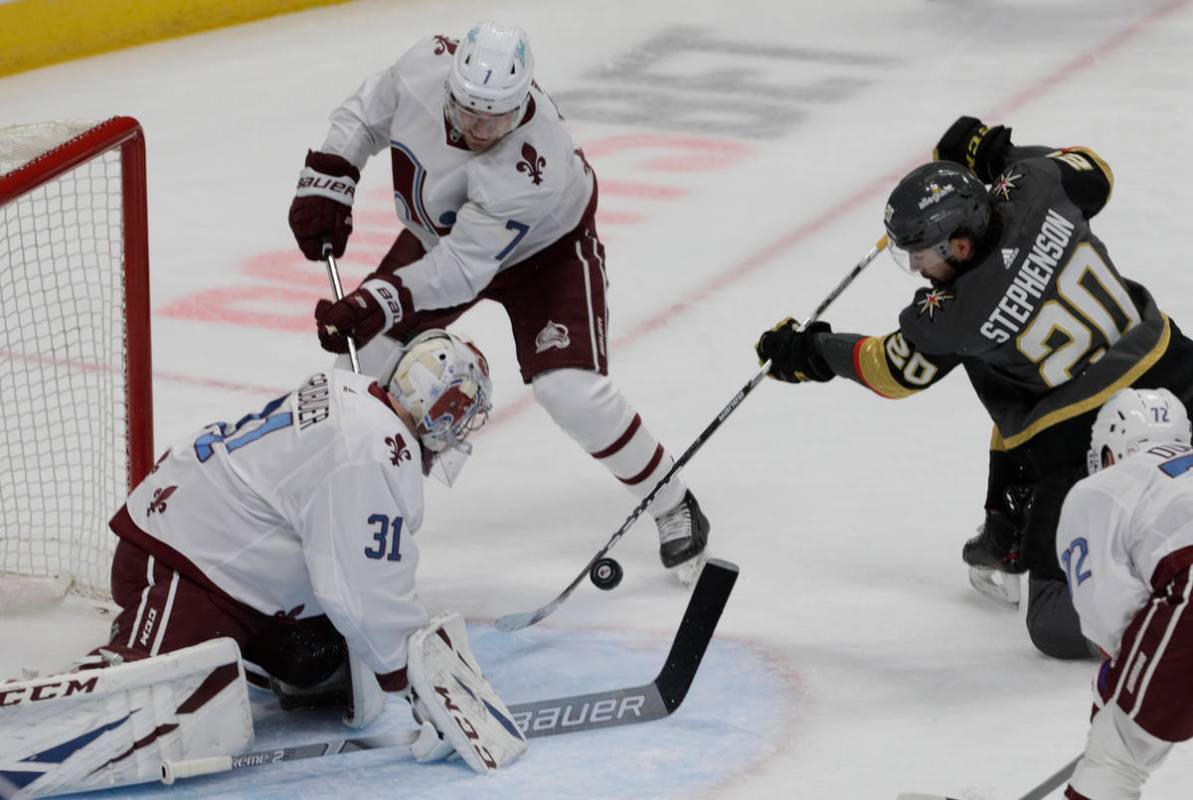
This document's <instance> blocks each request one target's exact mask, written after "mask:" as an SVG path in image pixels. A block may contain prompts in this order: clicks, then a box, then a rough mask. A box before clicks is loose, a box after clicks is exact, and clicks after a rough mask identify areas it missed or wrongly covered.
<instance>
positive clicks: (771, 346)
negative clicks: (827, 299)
mask: <svg viewBox="0 0 1193 800" xmlns="http://www.w3.org/2000/svg"><path fill="white" fill-rule="evenodd" d="M831 332H832V328H831V327H830V326H829V324H828V323H827V322H813V323H812V324H811V325H809V326H808V327H807V328H804V329H803V330H800V327H799V323H798V322H796V321H795V320H794V319H792V318H791V317H787V318H786V319H784V320H783V321H782V322H780V323H779V324H778V325H776V326H775V327H773V328H771V329H770V330H769V331H767V332H766V333H764V334H762V336H761V337H759V339H758V343H757V344H756V345H754V352H756V353H758V363H759V364H762V363H764V362H766V361H770V372H769V375H770V377H772V378H775V379H777V380H781V381H784V382H786V383H803V382H804V381H817V382H820V383H823V382H825V381H829V380H832V379H833V378H834V377H836V376H835V375H834V374H833V371H832V369H831V368H829V365H828V362H827V361H825V360H824V356H822V355H821V354H820V348H819V347H818V346H817V344H816V334H818V333H831Z"/></svg>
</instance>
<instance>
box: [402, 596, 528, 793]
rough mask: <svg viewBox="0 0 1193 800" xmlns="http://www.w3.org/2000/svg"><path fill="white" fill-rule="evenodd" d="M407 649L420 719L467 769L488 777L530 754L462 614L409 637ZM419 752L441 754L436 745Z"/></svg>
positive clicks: (449, 615)
mask: <svg viewBox="0 0 1193 800" xmlns="http://www.w3.org/2000/svg"><path fill="white" fill-rule="evenodd" d="M408 649H409V653H410V662H409V676H410V687H411V690H412V694H413V698H414V700H413V702H414V710H415V714H416V715H417V716H418V717H419V718H420V722H424V723H425V722H430V723H431V724H432V725H434V726H435V728H436V729H437V730H438V732H439V735H440V736H441V737H442V738H443V739H444V740H445V741H446V742H448V743H450V744H451V746H452V747H453V748H454V749H455V751H456V752H457V753H459V754H460V757H461V758H463V759H464V760H465V761H466V762H467V763H468V766H470V767H472V769H474V770H475V771H477V772H479V773H481V774H488V773H490V772H493V771H494V770H496V769H498V768H499V767H502V766H504V765H506V764H508V763H510V762H511V761H513V760H514V759H516V758H517V757H518V756H520V755H522V753H524V752H526V746H527V745H526V737H524V736H523V735H522V732H521V731H520V730H518V726H517V725H516V724H515V723H514V717H513V714H511V713H510V710H509V709H508V708H507V707H506V705H505V703H504V702H502V700H501V698H500V697H499V696H498V694H497V691H496V690H495V689H494V688H493V687H492V686H491V685H490V684H489V682H488V681H487V680H485V677H484V675H482V674H481V670H480V665H478V664H477V662H476V657H475V656H474V655H473V654H472V648H471V647H470V646H469V644H468V634H467V632H466V630H465V628H464V620H463V619H462V618H461V617H460V615H459V614H457V613H455V612H449V613H446V614H440V615H438V616H436V617H434V618H432V619H431V621H430V623H428V624H427V626H426V627H423V628H420V629H419V630H417V631H415V632H414V633H412V634H411V635H410V642H409V648H408ZM424 744H425V743H424ZM431 744H433V743H431ZM420 749H421V750H425V751H426V752H427V753H428V754H429V755H441V754H442V750H441V749H440V748H435V747H433V746H424V747H421V748H420Z"/></svg>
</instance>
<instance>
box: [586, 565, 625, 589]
mask: <svg viewBox="0 0 1193 800" xmlns="http://www.w3.org/2000/svg"><path fill="white" fill-rule="evenodd" d="M623 574H624V573H623V572H622V570H621V564H618V563H617V562H616V561H614V560H613V559H612V558H602V559H599V560H598V561H597V562H596V563H595V564H593V565H592V569H590V570H588V578H589V580H591V581H592V583H593V585H594V586H596V587H597V588H598V589H601V590H603V591H606V592H607V591H609V590H610V589H616V588H617V584H619V583H621V576H622V575H623Z"/></svg>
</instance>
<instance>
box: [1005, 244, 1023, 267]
mask: <svg viewBox="0 0 1193 800" xmlns="http://www.w3.org/2000/svg"><path fill="white" fill-rule="evenodd" d="M1018 256H1019V248H1018V247H1012V248H1005V247H1004V248H1003V251H1002V268H1003V269H1010V268H1011V265H1012V264H1014V263H1015V259H1016V258H1018Z"/></svg>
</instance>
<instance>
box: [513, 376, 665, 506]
mask: <svg viewBox="0 0 1193 800" xmlns="http://www.w3.org/2000/svg"><path fill="white" fill-rule="evenodd" d="M533 387H534V397H535V399H536V400H537V401H538V402H539V405H541V406H542V407H543V408H544V409H546V410H547V413H548V414H550V415H551V418H552V419H554V420H555V423H556V424H557V425H559V427H561V428H563V430H564V431H565V432H566V433H567V434H568V436H571V437H572V438H573V439H575V440H576V443H577V444H579V445H580V446H581V447H582V448H584V451H585V452H587V453H589V454H590V455H592V457H593V458H595V459H597V460H598V461H599V462H600V463H601V464H603V465H604V466H605V468H606V469H608V470H609V471H610V472H611V473H613V477H615V478H617V479H618V480H619V481H621V483H622V484H624V485H625V487H626V488H627V489H628V490H629V491H630V494H632V495H633V496H634V497H636V498H637V499H639V500H641V499H642V498H644V497H646V496H647V495H648V494H650V492H651V491H652V490H653V489H654V488H655V485H656V484H657V483H658V482H659V480H660V479H661V478H662V477H663V476H664V475H666V474H667V470H669V469H671V464H672V463H673V462H672V459H671V457H670V456H669V455H667V452H666V450H665V449H664V448H663V446H662V445H661V444H659V442H658V440H657V439H655V438H654V437H653V436H651V434H650V431H648V430H647V429H646V426H645V425H644V424H643V423H642V418H641V417H640V416H639V415H638V414H637V412H635V411H634V409H633V408H632V407H631V406H630V404H629V402H627V401H626V399H625V397H624V396H622V394H621V392H619V391H618V390H617V387H616V386H614V385H613V382H612V381H611V380H609V378H608V377H607V376H605V375H601V374H600V373H597V372H591V371H589V370H581V369H557V370H552V371H551V372H546V373H543V374H542V375H539V376H537V377H536V378H535V379H534V382H533ZM686 491H687V487H686V486H685V485H684V483H683V481H682V480H681V479H680V478H679V477H678V476H676V477H674V478H672V479H671V480H670V481H669V482H668V483H667V485H666V486H665V487H663V490H662V491H661V492H659V494H658V496H657V497H655V500H654V502H653V503H652V504H651V508H650V510H651V513H653V514H655V515H656V516H657V515H658V514H661V513H663V512H665V511H669V510H670V509H672V508H674V507H675V505H676V504H677V503H679V501H680V500H682V499H683V496H684V492H686Z"/></svg>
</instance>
